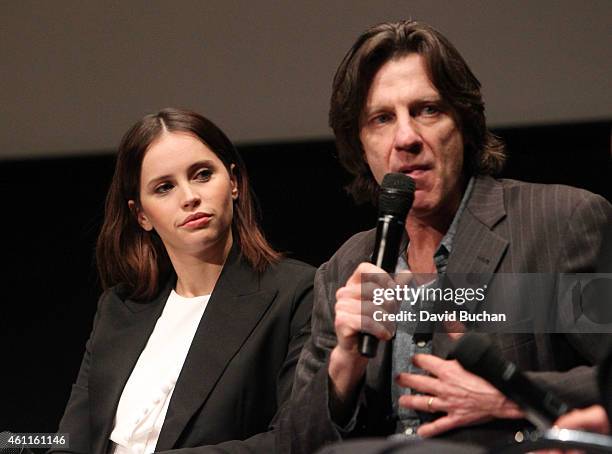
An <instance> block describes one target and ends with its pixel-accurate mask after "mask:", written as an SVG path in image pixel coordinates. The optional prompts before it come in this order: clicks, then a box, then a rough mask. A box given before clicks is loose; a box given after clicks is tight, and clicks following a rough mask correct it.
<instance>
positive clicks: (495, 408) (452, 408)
mask: <svg viewBox="0 0 612 454" xmlns="http://www.w3.org/2000/svg"><path fill="white" fill-rule="evenodd" d="M412 362H413V363H414V365H415V366H417V367H419V368H421V369H423V370H426V371H427V372H429V373H430V374H431V375H432V376H431V377H430V376H426V375H417V374H408V373H402V374H399V376H398V377H397V379H396V380H397V383H398V384H399V385H400V386H404V387H407V388H412V389H413V390H415V391H417V392H420V393H423V394H424V395H409V396H401V397H400V399H399V405H401V406H402V407H406V408H412V409H415V410H419V411H426V412H431V413H437V412H443V413H446V415H445V416H442V417H441V418H438V419H437V420H435V421H433V422H430V423H427V424H423V425H422V426H421V427H420V428H419V430H418V434H419V435H420V436H422V437H433V436H435V435H438V434H441V433H443V432H447V431H449V430H452V429H456V428H458V427H463V426H469V425H472V424H479V423H482V422H485V421H488V420H491V419H493V418H510V419H517V418H522V417H523V416H524V415H523V412H522V411H521V410H520V409H519V407H518V406H517V405H516V404H515V403H514V402H512V401H510V400H509V399H508V398H506V397H505V396H504V395H503V394H502V393H501V392H499V391H498V390H497V389H496V388H494V387H493V386H492V385H491V384H490V383H488V382H487V381H485V380H483V379H482V378H480V377H478V376H476V375H474V374H472V373H470V372H468V371H466V370H465V369H464V368H463V367H461V365H460V364H459V363H458V362H457V361H455V360H452V361H451V360H444V359H440V358H438V357H437V356H433V355H421V354H417V355H414V357H413V359H412Z"/></svg>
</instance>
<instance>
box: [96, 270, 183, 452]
mask: <svg viewBox="0 0 612 454" xmlns="http://www.w3.org/2000/svg"><path fill="white" fill-rule="evenodd" d="M173 284H174V282H169V283H168V285H166V287H165V288H164V289H163V290H162V291H161V293H160V294H159V296H158V297H157V298H155V299H154V300H153V301H151V302H148V303H137V302H134V301H131V300H122V299H121V298H120V297H119V296H118V295H116V294H114V293H113V294H112V297H111V298H110V299H109V300H107V301H105V302H104V304H110V305H112V306H111V307H109V309H108V311H107V312H106V313H107V314H108V318H107V319H106V320H104V321H102V320H100V322H99V323H104V329H100V330H98V334H97V338H96V345H98V346H101V347H99V348H98V349H97V350H94V351H93V352H92V362H91V364H92V365H91V372H90V379H89V387H90V393H89V396H90V397H89V398H90V404H91V410H92V411H91V421H92V433H98V434H101V436H100V437H96V438H95V440H94V446H93V452H95V453H103V452H106V449H107V444H108V440H109V436H110V433H111V430H112V427H113V422H114V420H115V413H116V411H117V405H118V403H119V398H120V397H121V393H122V392H123V388H124V387H125V384H126V382H127V380H128V378H129V376H130V374H131V373H132V370H133V369H134V366H135V365H136V362H137V361H138V358H139V356H140V353H142V350H143V349H144V347H145V345H146V344H147V341H148V339H149V337H150V336H151V333H152V332H153V328H154V327H155V323H156V322H157V319H158V318H159V316H160V315H161V313H162V311H163V308H164V306H165V303H166V300H167V299H168V295H169V294H170V291H171V289H172V287H173Z"/></svg>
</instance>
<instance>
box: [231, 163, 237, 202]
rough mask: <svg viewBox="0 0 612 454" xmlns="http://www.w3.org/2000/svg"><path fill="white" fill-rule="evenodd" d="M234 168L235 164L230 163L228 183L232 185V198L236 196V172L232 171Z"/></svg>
mask: <svg viewBox="0 0 612 454" xmlns="http://www.w3.org/2000/svg"><path fill="white" fill-rule="evenodd" d="M235 168H236V165H235V164H232V165H230V172H229V173H230V184H231V185H232V199H233V200H236V199H237V198H238V178H236V174H235V173H234V169H235Z"/></svg>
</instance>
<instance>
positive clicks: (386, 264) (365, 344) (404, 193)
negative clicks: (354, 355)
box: [359, 173, 415, 358]
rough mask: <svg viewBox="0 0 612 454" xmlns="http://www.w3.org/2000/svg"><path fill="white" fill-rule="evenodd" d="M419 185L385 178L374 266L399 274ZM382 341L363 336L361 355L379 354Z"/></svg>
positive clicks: (405, 178)
mask: <svg viewBox="0 0 612 454" xmlns="http://www.w3.org/2000/svg"><path fill="white" fill-rule="evenodd" d="M414 190H415V183H414V180H413V179H412V178H410V177H409V176H408V175H404V174H403V173H388V174H386V175H385V176H384V178H383V181H382V184H381V187H380V195H379V196H378V223H377V225H376V242H375V243H374V252H373V253H372V260H371V263H373V264H374V265H376V266H378V267H380V268H382V269H383V270H385V271H386V272H387V273H392V272H394V271H395V266H396V265H397V257H398V256H399V247H400V242H401V240H402V235H403V233H404V230H405V227H404V225H405V223H406V216H408V211H410V207H412V202H413V201H414ZM377 346H378V339H377V338H376V337H374V336H372V335H371V334H367V333H360V334H359V353H361V354H362V355H363V356H366V357H368V358H373V357H374V356H375V355H376V347H377Z"/></svg>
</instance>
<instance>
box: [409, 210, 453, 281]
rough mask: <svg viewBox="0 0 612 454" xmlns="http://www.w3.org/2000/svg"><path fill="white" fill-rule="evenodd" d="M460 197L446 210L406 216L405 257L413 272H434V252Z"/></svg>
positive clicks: (451, 218) (450, 220)
mask: <svg viewBox="0 0 612 454" xmlns="http://www.w3.org/2000/svg"><path fill="white" fill-rule="evenodd" d="M460 203H461V198H459V200H457V201H456V202H455V203H453V204H452V206H451V207H449V208H447V209H446V210H443V211H441V212H440V213H437V214H436V215H430V216H428V217H414V216H408V218H407V219H406V233H407V234H408V238H409V239H410V243H409V247H408V251H407V254H406V257H407V259H408V266H409V268H410V270H411V271H412V272H413V273H436V266H435V263H434V254H435V252H436V250H437V249H438V246H439V245H440V242H441V241H442V238H444V235H446V232H448V229H449V227H450V226H451V224H452V222H453V219H454V218H455V214H456V213H457V210H458V209H459V205H460Z"/></svg>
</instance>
